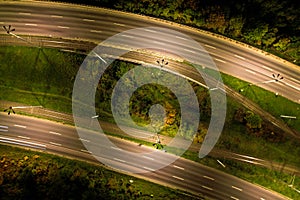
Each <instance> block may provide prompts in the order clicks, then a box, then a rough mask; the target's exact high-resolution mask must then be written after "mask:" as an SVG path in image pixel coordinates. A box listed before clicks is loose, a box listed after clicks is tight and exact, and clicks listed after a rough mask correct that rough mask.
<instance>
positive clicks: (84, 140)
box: [79, 138, 90, 142]
mask: <svg viewBox="0 0 300 200" xmlns="http://www.w3.org/2000/svg"><path fill="white" fill-rule="evenodd" d="M79 140H81V141H82V142H90V141H89V140H86V139H82V138H79Z"/></svg>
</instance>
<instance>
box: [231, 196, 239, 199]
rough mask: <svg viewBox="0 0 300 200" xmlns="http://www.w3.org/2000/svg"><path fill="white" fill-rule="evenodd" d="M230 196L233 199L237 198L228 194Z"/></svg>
mask: <svg viewBox="0 0 300 200" xmlns="http://www.w3.org/2000/svg"><path fill="white" fill-rule="evenodd" d="M230 198H232V199H234V200H239V199H238V198H236V197H234V196H230Z"/></svg>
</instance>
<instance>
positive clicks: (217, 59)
mask: <svg viewBox="0 0 300 200" xmlns="http://www.w3.org/2000/svg"><path fill="white" fill-rule="evenodd" d="M215 60H216V61H219V62H221V63H226V61H224V60H221V59H219V58H215Z"/></svg>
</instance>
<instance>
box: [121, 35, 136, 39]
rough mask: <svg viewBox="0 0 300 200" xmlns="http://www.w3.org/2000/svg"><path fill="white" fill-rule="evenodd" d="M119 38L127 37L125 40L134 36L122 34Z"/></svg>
mask: <svg viewBox="0 0 300 200" xmlns="http://www.w3.org/2000/svg"><path fill="white" fill-rule="evenodd" d="M121 36H122V37H127V38H134V36H132V35H126V34H122V35H121Z"/></svg>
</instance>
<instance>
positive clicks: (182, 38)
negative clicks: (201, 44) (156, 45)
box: [175, 36, 188, 40]
mask: <svg viewBox="0 0 300 200" xmlns="http://www.w3.org/2000/svg"><path fill="white" fill-rule="evenodd" d="M175 37H176V38H177V39H181V40H188V39H187V38H184V37H179V36H175Z"/></svg>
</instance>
